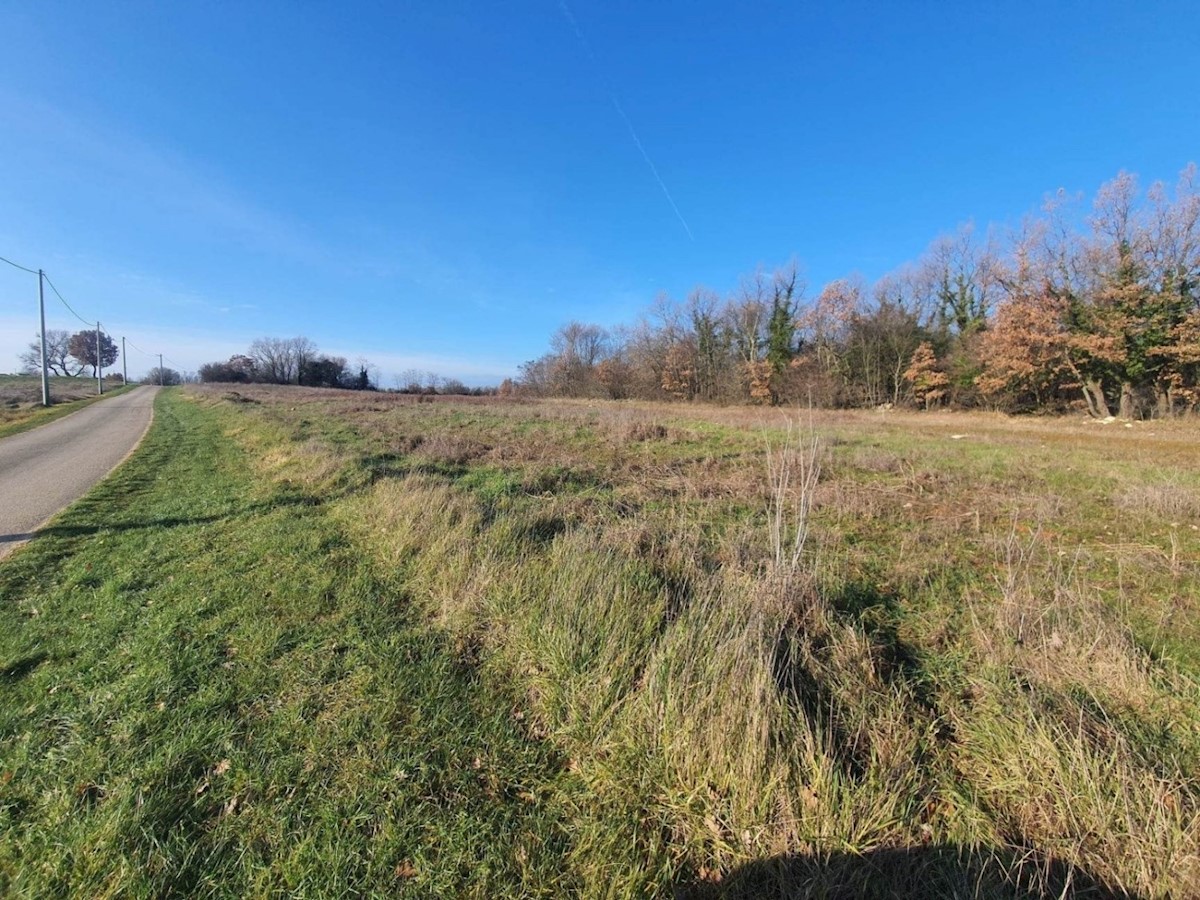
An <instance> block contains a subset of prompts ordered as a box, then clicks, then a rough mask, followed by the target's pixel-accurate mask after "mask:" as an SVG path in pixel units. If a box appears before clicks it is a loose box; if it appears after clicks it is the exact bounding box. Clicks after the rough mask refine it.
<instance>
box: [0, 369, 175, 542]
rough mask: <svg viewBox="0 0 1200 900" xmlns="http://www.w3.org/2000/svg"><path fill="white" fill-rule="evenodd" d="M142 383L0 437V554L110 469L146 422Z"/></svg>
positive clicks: (148, 395)
mask: <svg viewBox="0 0 1200 900" xmlns="http://www.w3.org/2000/svg"><path fill="white" fill-rule="evenodd" d="M157 391H158V388H156V387H152V386H143V387H138V388H134V389H133V390H132V391H129V392H127V393H124V394H119V395H117V396H115V397H109V398H108V399H107V400H101V401H99V402H98V403H93V404H92V405H91V406H85V407H84V408H83V409H81V410H79V411H78V412H74V413H71V414H70V415H69V416H64V417H63V418H61V419H56V420H55V421H53V422H51V423H49V424H48V425H42V426H40V427H38V428H34V429H33V430H32V431H26V432H23V433H21V434H14V435H12V436H11V437H6V438H3V439H0V559H2V558H3V557H4V556H6V555H7V554H8V553H10V552H11V551H12V550H13V548H14V547H16V546H17V545H19V544H20V543H22V542H23V541H26V540H28V539H29V538H31V537H33V533H34V532H35V531H37V529H38V528H39V527H40V526H41V525H43V524H44V523H45V522H46V520H47V519H49V518H50V517H51V516H53V515H54V514H55V513H57V512H58V511H59V510H61V509H63V508H64V507H66V506H68V505H70V504H71V503H74V502H75V501H76V500H78V499H79V498H80V497H82V496H83V495H84V494H85V493H87V491H88V489H89V488H91V487H92V485H94V484H95V483H96V482H98V481H100V479H102V478H103V477H104V476H105V475H107V474H108V473H109V472H111V471H112V470H113V469H115V468H116V467H117V465H118V463H120V462H121V461H122V460H123V459H125V457H126V456H128V455H129V452H130V451H131V450H133V448H134V447H136V446H137V443H138V441H140V440H141V439H142V435H144V434H145V433H146V429H147V428H149V427H150V419H151V416H152V408H153V406H154V395H155V393H156V392H157Z"/></svg>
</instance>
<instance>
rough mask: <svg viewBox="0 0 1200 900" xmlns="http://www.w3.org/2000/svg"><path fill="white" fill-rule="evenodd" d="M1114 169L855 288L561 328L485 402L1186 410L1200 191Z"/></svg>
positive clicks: (767, 293)
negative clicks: (1077, 191) (1076, 192)
mask: <svg viewBox="0 0 1200 900" xmlns="http://www.w3.org/2000/svg"><path fill="white" fill-rule="evenodd" d="M1195 181H1196V170H1195V166H1194V165H1190V166H1188V167H1187V168H1186V169H1185V170H1184V171H1183V173H1181V175H1180V178H1179V181H1178V183H1177V185H1176V186H1175V187H1174V189H1173V190H1168V189H1167V187H1166V186H1165V185H1163V184H1162V183H1155V184H1153V185H1152V186H1151V187H1150V188H1149V189H1148V190H1146V191H1144V192H1143V191H1142V190H1141V189H1140V188H1139V186H1138V183H1137V179H1136V177H1135V176H1133V175H1131V174H1129V173H1126V172H1122V173H1120V174H1119V175H1118V176H1117V177H1116V178H1115V179H1113V180H1112V181H1110V182H1108V183H1106V184H1104V185H1103V186H1102V187H1101V188H1100V190H1099V191H1098V192H1097V194H1096V196H1095V197H1094V199H1093V202H1092V204H1091V208H1090V211H1088V212H1087V214H1082V212H1083V211H1082V201H1081V198H1079V197H1070V196H1068V195H1066V194H1065V193H1064V192H1062V191H1060V192H1059V193H1058V194H1057V195H1055V196H1054V197H1052V198H1050V199H1049V200H1048V201H1047V202H1046V204H1045V205H1044V207H1043V208H1042V209H1041V210H1040V212H1039V213H1038V214H1036V215H1032V216H1030V217H1028V218H1027V219H1026V220H1025V221H1024V222H1023V223H1022V224H1021V226H1020V227H1019V228H1017V229H1015V230H1014V231H1012V232H1010V233H1007V234H1004V235H1001V234H999V233H998V232H997V231H996V230H989V231H988V232H987V233H985V234H980V233H979V232H977V230H976V229H975V228H974V227H973V226H972V225H970V224H968V225H965V226H963V227H961V228H959V230H958V231H957V232H956V233H955V234H953V235H948V236H944V237H942V238H939V239H938V240H937V241H935V242H934V243H933V244H932V245H931V246H930V248H929V249H928V251H927V252H926V253H925V255H924V256H923V257H922V258H921V259H920V260H918V261H916V262H915V263H911V264H908V265H905V266H904V267H902V268H901V269H900V270H898V271H896V272H893V273H891V274H888V275H886V276H884V277H883V278H881V279H879V280H878V281H876V282H875V283H873V284H868V283H867V282H866V281H865V280H864V279H862V278H861V277H858V276H850V277H847V278H842V279H838V280H835V281H833V282H831V283H829V284H826V285H824V286H823V287H822V288H821V290H820V291H819V292H816V294H815V296H810V295H809V294H808V293H807V291H806V286H805V285H804V283H803V281H802V279H801V278H800V276H799V273H798V269H797V266H796V265H795V264H794V263H792V264H789V265H786V266H784V267H782V268H780V269H777V270H775V271H774V272H770V273H768V272H765V271H763V270H759V271H756V272H754V273H752V274H751V275H749V276H746V277H744V278H742V279H741V282H740V283H739V285H738V287H737V288H736V289H735V290H734V291H733V292H731V293H730V294H728V295H727V296H724V297H722V296H720V295H718V294H717V293H715V292H713V291H711V290H708V289H706V288H703V287H701V288H697V289H696V290H694V291H693V292H692V293H691V294H690V295H689V296H688V297H687V298H686V299H684V300H682V301H678V300H674V299H672V298H670V297H667V296H661V297H659V298H658V299H657V300H656V302H655V303H654V305H653V307H652V308H651V309H650V310H649V311H648V312H647V313H646V314H645V315H643V316H642V318H641V319H640V320H639V321H638V322H636V323H634V324H632V325H627V326H620V327H617V328H612V329H606V328H602V327H600V326H597V325H591V324H585V323H580V322H570V323H568V324H566V325H564V326H563V327H562V328H560V329H559V330H558V331H557V332H556V333H555V334H554V335H553V337H552V338H551V341H550V351H549V352H548V353H546V354H545V355H544V356H542V357H540V358H539V359H536V360H532V361H530V362H528V363H525V364H524V365H523V366H522V367H521V373H520V377H519V378H518V379H516V380H509V381H506V382H505V383H504V384H502V385H501V389H500V391H501V393H515V392H522V393H526V394H533V395H541V396H570V397H611V398H618V399H619V398H644V399H659V400H662V399H668V400H700V401H711V402H723V403H739V402H753V403H769V404H777V403H794V402H801V403H808V402H811V403H813V404H815V405H822V406H834V407H838V406H841V407H855V406H880V405H886V404H893V405H900V404H912V405H918V406H922V407H927V408H928V407H935V406H941V405H952V406H955V407H964V408H965V407H988V408H995V409H1002V410H1006V411H1010V412H1028V411H1042V410H1047V411H1066V410H1069V409H1074V408H1081V409H1085V410H1086V411H1087V412H1088V413H1090V414H1091V415H1093V416H1097V417H1107V416H1109V415H1111V414H1114V413H1116V414H1118V415H1120V416H1122V417H1126V418H1134V417H1148V416H1164V415H1170V414H1174V413H1179V412H1183V411H1195V410H1196V409H1197V408H1198V407H1200V290H1198V287H1200V194H1198V193H1197V189H1196V183H1195Z"/></svg>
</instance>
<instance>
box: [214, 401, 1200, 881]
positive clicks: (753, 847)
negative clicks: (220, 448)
mask: <svg viewBox="0 0 1200 900" xmlns="http://www.w3.org/2000/svg"><path fill="white" fill-rule="evenodd" d="M193 396H195V397H196V398H197V400H198V401H199V402H201V403H203V404H211V405H214V406H216V405H222V406H226V405H227V406H232V407H236V408H237V409H238V410H240V411H241V416H242V418H244V419H245V421H246V422H247V428H248V433H249V423H251V422H267V423H270V426H271V429H272V431H271V434H273V435H274V437H273V438H271V439H270V440H268V439H266V438H264V437H262V436H261V433H260V436H259V438H258V440H259V441H261V442H262V445H261V447H260V453H259V454H258V456H259V459H260V462H261V465H262V466H263V471H264V473H269V474H270V475H271V477H273V478H276V479H284V480H288V481H292V482H295V483H296V484H297V485H302V486H305V487H306V488H307V489H309V490H315V491H318V492H320V493H324V494H337V495H339V496H342V497H344V501H343V502H342V503H341V505H340V507H339V510H340V511H339V515H340V516H341V517H343V520H344V523H345V528H346V529H347V531H348V532H349V533H350V534H352V535H353V536H354V540H355V541H356V542H357V544H358V545H359V546H361V547H362V548H363V550H364V552H366V553H368V554H370V555H371V557H372V558H374V559H375V560H376V561H377V564H378V566H380V567H381V568H382V569H383V570H386V571H389V572H400V573H402V575H403V578H404V582H405V584H406V585H408V587H409V589H410V590H411V591H412V592H413V594H414V596H416V597H419V598H420V601H421V602H422V603H423V604H424V605H425V607H426V609H427V612H428V614H429V615H430V616H431V617H433V619H434V620H435V621H436V622H437V623H438V625H439V626H440V627H441V628H443V629H444V630H445V632H446V633H448V634H449V635H451V636H452V637H453V640H454V641H455V642H456V645H457V646H459V647H460V648H461V653H462V654H464V656H465V657H467V658H468V659H469V660H470V661H471V664H472V665H474V666H477V667H478V668H479V670H480V671H481V673H482V674H483V676H484V677H485V678H486V679H489V680H494V681H496V682H499V683H506V684H513V685H516V686H517V689H518V690H519V691H520V693H521V694H522V696H523V697H524V708H525V709H526V710H527V713H526V714H527V715H528V717H529V720H528V727H529V728H530V729H531V730H532V731H533V733H534V734H535V735H536V736H538V737H540V738H544V739H545V740H546V741H549V742H551V743H552V744H553V746H554V747H555V748H556V750H557V751H558V752H560V753H562V754H563V755H564V756H565V758H566V759H567V760H569V767H570V769H571V771H573V772H575V773H577V774H578V776H579V777H580V778H582V779H583V781H584V782H585V783H586V785H587V786H588V788H589V790H590V792H591V795H592V796H593V797H594V801H595V802H593V803H590V804H581V805H580V806H579V807H578V809H577V813H576V816H577V820H576V821H575V822H574V825H573V829H574V833H575V834H576V836H577V839H576V842H575V845H574V847H575V850H574V851H573V852H575V853H579V854H584V855H586V856H587V857H588V859H590V860H592V861H593V862H594V861H595V860H596V859H601V860H609V861H610V862H609V864H608V866H599V867H597V866H595V865H591V866H589V865H582V866H580V870H581V871H583V872H585V873H591V879H590V880H589V879H588V878H585V879H584V881H585V882H586V886H587V890H586V891H585V893H588V894H592V893H595V894H606V893H611V894H616V895H629V896H637V895H643V894H645V893H653V892H655V891H661V890H662V889H663V888H664V886H665V885H666V884H674V885H679V884H684V883H686V884H689V885H691V887H690V888H689V889H688V890H689V891H690V892H691V893H694V894H696V895H698V896H707V895H710V894H711V895H720V896H752V895H756V894H758V893H760V892H762V891H764V890H766V891H775V890H778V889H780V888H781V887H782V889H783V890H784V891H785V892H788V891H791V892H793V893H795V894H797V895H809V894H815V895H825V896H854V895H857V894H858V893H860V892H862V891H866V892H868V893H870V891H871V890H872V889H871V888H869V887H867V885H868V883H869V884H871V885H875V886H876V887H875V888H874V889H877V890H881V891H883V894H884V895H890V894H888V891H892V890H900V893H902V894H903V893H905V890H904V889H903V888H898V887H897V886H901V885H905V884H911V885H912V886H913V887H914V889H915V888H916V887H917V886H920V888H921V890H922V891H928V892H930V893H931V894H935V895H939V894H951V893H956V892H958V894H959V895H972V896H1012V895H1013V894H1014V892H1017V893H1020V892H1021V891H1024V892H1027V893H1028V894H1031V895H1034V896H1041V895H1054V896H1058V895H1059V894H1060V893H1061V892H1062V891H1063V890H1064V889H1066V890H1071V891H1075V892H1077V893H1078V894H1079V895H1086V894H1087V892H1088V891H1089V890H1091V891H1094V892H1095V894H1096V895H1097V896H1104V895H1108V894H1112V893H1115V894H1126V895H1130V896H1145V897H1164V896H1189V895H1196V894H1200V849H1198V848H1200V783H1198V782H1197V773H1200V686H1198V681H1197V672H1198V671H1200V651H1198V650H1197V648H1198V647H1200V531H1198V528H1200V431H1197V429H1196V426H1195V423H1192V422H1161V423H1160V422H1155V423H1137V424H1134V425H1132V426H1126V425H1123V424H1121V423H1109V424H1100V423H1092V422H1087V421H1083V420H1081V419H1076V420H1044V419H1010V418H1004V417H998V416H987V415H951V414H935V415H919V414H902V413H894V412H889V413H886V414H882V413H874V412H871V413H867V412H855V413H827V412H819V411H818V412H808V411H800V410H793V411H786V410H784V411H780V410H746V409H705V408H684V407H679V406H653V405H642V404H612V403H596V404H588V403H583V402H527V403H519V402H503V401H496V400H450V399H442V398H439V399H437V400H434V401H428V400H426V399H423V398H416V397H404V396H396V395H363V394H345V393H338V392H324V391H302V390H296V389H290V390H289V389H283V390H280V389H266V388H239V389H238V390H237V391H235V392H231V391H229V390H227V389H222V388H207V389H196V390H194V393H193ZM616 873H621V874H620V877H618V876H617V874H616ZM879 879H883V880H879ZM905 879H911V881H905ZM860 882H861V883H860ZM880 885H882V887H880ZM772 886H773V887H772ZM964 891H965V894H964V893H963V892H964ZM706 892H707V893H706ZM714 892H715V893H714Z"/></svg>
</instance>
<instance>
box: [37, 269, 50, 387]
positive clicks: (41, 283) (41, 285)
mask: <svg viewBox="0 0 1200 900" xmlns="http://www.w3.org/2000/svg"><path fill="white" fill-rule="evenodd" d="M45 281H46V275H45V273H44V272H42V270H41V269H38V314H39V315H40V316H41V319H42V406H49V405H50V363H49V361H47V359H46V288H45Z"/></svg>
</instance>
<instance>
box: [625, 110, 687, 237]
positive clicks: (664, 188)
mask: <svg viewBox="0 0 1200 900" xmlns="http://www.w3.org/2000/svg"><path fill="white" fill-rule="evenodd" d="M610 96H611V97H612V103H613V106H614V107H615V108H616V110H617V115H619V116H620V117H621V118H622V119H624V120H625V124H626V125H627V126H629V136H630V137H631V138H633V142H634V143H635V144H637V148H638V150H640V151H641V153H642V159H644V160H645V161H646V165H648V166H649V167H650V171H651V172H653V173H654V180H655V181H657V182H658V186H659V187H660V188H662V192H663V196H664V197H666V198H667V202H668V203H670V204H671V209H673V210H675V215H676V216H677V217H678V219H679V224H680V225H682V226H683V230H684V231H686V232H687V236H688V237H689V238H691V239H692V240H693V241H694V240H696V236H695V235H694V234H692V229H690V228H689V227H688V223H687V219H685V218H684V217H683V213H681V212H680V211H679V207H678V206H676V205H675V198H674V197H672V196H671V192H670V191H668V190H667V184H666V182H665V181H663V180H662V176H661V175H659V174H658V167H657V166H655V165H654V160H652V159H651V158H650V154H649V153H647V152H646V148H645V147H643V146H642V142H641V140H640V139H639V138H638V135H637V132H636V131H635V130H634V128H633V123H632V122H630V121H629V116H627V115H625V110H623V109H621V101H620V100H618V99H617V95H616V94H611V95H610Z"/></svg>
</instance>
